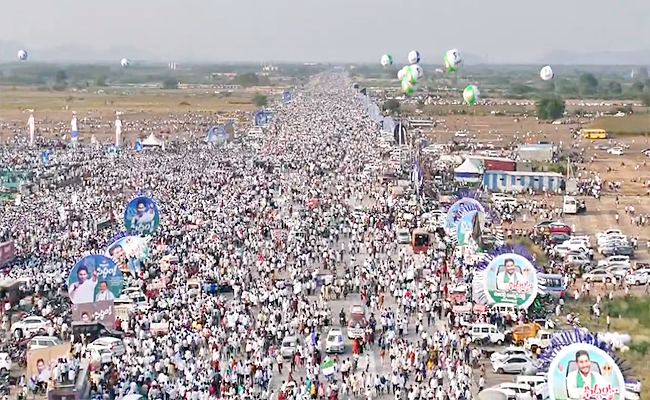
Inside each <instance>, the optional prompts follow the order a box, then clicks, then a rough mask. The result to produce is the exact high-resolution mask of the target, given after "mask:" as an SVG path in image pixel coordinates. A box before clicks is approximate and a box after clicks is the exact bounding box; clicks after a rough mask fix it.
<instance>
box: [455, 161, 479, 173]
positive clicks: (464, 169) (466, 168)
mask: <svg viewBox="0 0 650 400" xmlns="http://www.w3.org/2000/svg"><path fill="white" fill-rule="evenodd" d="M454 173H455V174H482V173H483V171H481V169H480V168H479V167H477V166H476V164H474V163H473V162H472V161H471V160H470V159H469V158H467V159H465V161H463V163H462V164H461V165H460V166H458V167H457V168H455V169H454Z"/></svg>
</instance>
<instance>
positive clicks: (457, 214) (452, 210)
mask: <svg viewBox="0 0 650 400" xmlns="http://www.w3.org/2000/svg"><path fill="white" fill-rule="evenodd" d="M474 210H478V211H482V212H485V208H484V207H483V204H481V202H479V201H478V200H476V199H472V198H471V197H463V198H462V199H460V200H458V201H457V202H455V203H454V204H452V205H451V207H449V210H447V216H446V217H445V230H446V231H447V232H452V231H453V230H454V229H456V227H457V225H458V221H460V219H461V218H462V217H463V216H464V215H465V214H467V213H468V212H470V211H474Z"/></svg>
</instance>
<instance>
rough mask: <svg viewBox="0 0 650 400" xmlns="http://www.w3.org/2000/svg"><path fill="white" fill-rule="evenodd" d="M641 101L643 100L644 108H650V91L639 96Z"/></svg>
mask: <svg viewBox="0 0 650 400" xmlns="http://www.w3.org/2000/svg"><path fill="white" fill-rule="evenodd" d="M639 100H641V102H642V103H643V105H644V106H646V107H650V91H649V92H645V93H642V94H641V95H640V96H639Z"/></svg>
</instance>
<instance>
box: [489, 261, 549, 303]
mask: <svg viewBox="0 0 650 400" xmlns="http://www.w3.org/2000/svg"><path fill="white" fill-rule="evenodd" d="M483 288H484V290H485V295H486V296H487V298H488V303H490V304H494V303H500V304H512V305H515V306H517V307H519V308H528V307H529V306H530V305H531V304H532V303H533V301H535V297H537V271H536V270H535V267H533V264H532V263H531V262H530V261H528V259H526V258H525V257H523V256H520V255H519V254H515V253H505V254H500V255H498V256H497V257H495V258H494V259H492V261H490V263H489V264H488V265H487V268H486V269H485V271H484V272H483Z"/></svg>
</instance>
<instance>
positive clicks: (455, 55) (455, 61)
mask: <svg viewBox="0 0 650 400" xmlns="http://www.w3.org/2000/svg"><path fill="white" fill-rule="evenodd" d="M461 62H462V60H461V58H460V53H459V52H458V49H451V50H449V51H448V52H446V53H445V69H446V70H447V71H448V72H452V71H455V70H456V68H458V67H459V66H460V63H461Z"/></svg>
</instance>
